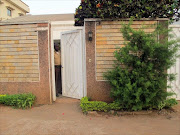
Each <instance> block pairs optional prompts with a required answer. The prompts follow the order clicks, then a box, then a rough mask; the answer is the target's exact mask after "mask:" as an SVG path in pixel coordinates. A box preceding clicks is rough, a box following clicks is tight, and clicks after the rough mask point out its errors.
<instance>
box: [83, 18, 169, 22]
mask: <svg viewBox="0 0 180 135" xmlns="http://www.w3.org/2000/svg"><path fill="white" fill-rule="evenodd" d="M122 20H130V18H119V19H101V18H85V19H84V21H85V22H97V21H122ZM168 20H169V19H168V18H156V19H153V18H141V19H134V21H168Z"/></svg>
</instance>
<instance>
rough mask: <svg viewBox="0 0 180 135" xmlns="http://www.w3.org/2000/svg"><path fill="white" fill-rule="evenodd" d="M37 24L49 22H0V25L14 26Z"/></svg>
mask: <svg viewBox="0 0 180 135" xmlns="http://www.w3.org/2000/svg"><path fill="white" fill-rule="evenodd" d="M38 23H49V21H35V22H0V26H1V25H15V24H17V25H18V24H38Z"/></svg>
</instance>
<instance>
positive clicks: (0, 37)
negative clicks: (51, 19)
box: [0, 23, 52, 104]
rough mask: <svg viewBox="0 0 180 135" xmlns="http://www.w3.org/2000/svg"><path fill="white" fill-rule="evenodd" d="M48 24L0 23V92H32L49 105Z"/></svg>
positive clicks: (40, 101)
mask: <svg viewBox="0 0 180 135" xmlns="http://www.w3.org/2000/svg"><path fill="white" fill-rule="evenodd" d="M49 34H50V25H49V24H48V23H37V24H19V25H0V94H18V93H33V94H34V95H35V96H36V104H50V103H52V97H51V84H50V83H51V82H50V76H51V73H50V71H51V69H50V45H51V44H50V41H51V39H50V36H49Z"/></svg>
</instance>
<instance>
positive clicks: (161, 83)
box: [104, 23, 179, 111]
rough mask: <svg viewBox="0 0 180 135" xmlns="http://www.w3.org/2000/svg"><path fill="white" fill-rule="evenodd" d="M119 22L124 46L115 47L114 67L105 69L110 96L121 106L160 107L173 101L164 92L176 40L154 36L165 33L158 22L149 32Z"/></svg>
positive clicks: (169, 105)
mask: <svg viewBox="0 0 180 135" xmlns="http://www.w3.org/2000/svg"><path fill="white" fill-rule="evenodd" d="M130 25H131V23H129V24H128V25H123V28H122V29H121V32H122V33H123V37H124V39H125V40H126V41H129V42H126V46H125V47H123V48H120V49H118V50H117V51H115V53H114V56H115V58H116V59H117V60H116V61H115V64H114V69H113V70H110V71H108V72H107V73H105V75H104V77H105V78H106V79H107V80H109V83H110V85H111V87H112V89H111V96H112V97H113V98H114V99H115V102H118V103H119V104H120V106H121V108H123V109H125V110H133V111H137V110H142V109H162V108H164V107H171V106H173V105H174V104H177V101H176V100H175V99H171V98H170V96H172V95H173V94H174V93H172V92H167V91H166V90H167V88H168V87H170V86H167V78H168V79H169V80H170V81H173V80H174V75H173V74H172V75H169V74H167V72H166V71H167V69H168V68H170V67H171V66H172V65H173V64H174V63H175V59H176V57H177V50H178V48H179V42H177V41H176V40H173V39H172V40H169V41H167V37H166V38H163V39H161V41H160V42H159V41H158V40H157V35H158V34H160V35H162V34H165V33H166V35H167V33H169V32H170V31H169V30H167V29H163V28H162V27H161V26H158V27H157V28H156V30H155V32H153V33H145V32H144V31H143V30H137V31H136V30H133V29H132V28H131V27H130Z"/></svg>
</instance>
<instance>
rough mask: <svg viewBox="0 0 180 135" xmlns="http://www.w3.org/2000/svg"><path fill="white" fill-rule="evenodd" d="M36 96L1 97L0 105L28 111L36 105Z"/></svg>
mask: <svg viewBox="0 0 180 135" xmlns="http://www.w3.org/2000/svg"><path fill="white" fill-rule="evenodd" d="M35 99H36V96H35V95H33V94H31V93H28V94H15V95H0V104H4V105H7V106H12V107H14V108H22V109H27V108H31V107H32V105H33V104H34V102H35Z"/></svg>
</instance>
